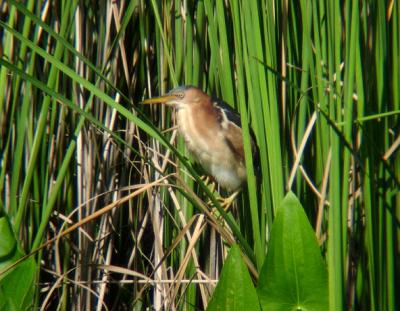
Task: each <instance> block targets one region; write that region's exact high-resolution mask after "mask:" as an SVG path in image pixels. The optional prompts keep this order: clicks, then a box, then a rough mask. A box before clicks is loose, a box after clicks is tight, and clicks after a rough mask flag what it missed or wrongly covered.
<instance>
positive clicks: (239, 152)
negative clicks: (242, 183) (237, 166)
mask: <svg viewBox="0 0 400 311" xmlns="http://www.w3.org/2000/svg"><path fill="white" fill-rule="evenodd" d="M224 134H225V141H226V143H227V145H228V146H229V148H230V149H231V150H232V152H233V154H234V155H235V157H236V158H237V159H238V160H240V161H241V162H243V163H244V149H243V134H242V129H241V128H240V127H238V126H236V125H234V124H232V123H230V124H228V126H227V128H226V130H225V131H224Z"/></svg>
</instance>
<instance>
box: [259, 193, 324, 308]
mask: <svg viewBox="0 0 400 311" xmlns="http://www.w3.org/2000/svg"><path fill="white" fill-rule="evenodd" d="M327 282H328V276H327V270H326V266H325V264H324V261H323V260H322V256H321V253H320V250H319V247H318V243H317V240H316V237H315V234H314V231H313V229H312V227H311V225H310V223H309V222H308V219H307V216H306V214H305V212H304V210H303V208H302V206H301V204H300V202H299V201H298V199H297V198H296V196H295V195H294V194H293V193H292V192H289V193H288V194H287V195H286V197H285V198H284V200H283V201H282V204H281V206H280V207H279V208H278V211H277V215H276V218H275V221H274V223H273V225H272V229H271V239H270V243H269V247H268V254H267V258H266V260H265V263H264V265H263V268H262V270H261V273H260V279H259V287H258V294H259V298H260V302H261V306H262V308H263V310H277V311H278V310H279V311H286V310H328V283H327Z"/></svg>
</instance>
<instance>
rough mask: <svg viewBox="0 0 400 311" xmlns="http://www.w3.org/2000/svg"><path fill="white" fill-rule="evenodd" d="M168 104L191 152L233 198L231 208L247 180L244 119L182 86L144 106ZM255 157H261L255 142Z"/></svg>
mask: <svg viewBox="0 0 400 311" xmlns="http://www.w3.org/2000/svg"><path fill="white" fill-rule="evenodd" d="M155 103H165V104H167V105H170V106H173V107H175V108H176V113H177V124H178V128H179V132H180V134H181V135H182V136H183V138H184V139H185V143H186V146H187V148H188V149H189V151H190V152H191V153H192V154H193V155H194V157H195V158H196V159H197V161H198V162H199V163H200V164H201V166H202V167H203V168H204V169H205V171H206V172H207V173H208V174H210V175H211V176H213V177H214V178H215V180H216V181H217V182H218V183H219V185H220V186H221V187H223V188H225V189H226V190H228V191H229V192H233V194H232V195H231V196H230V197H228V198H226V199H224V203H223V206H225V207H229V206H230V205H231V203H232V202H233V201H234V199H235V198H236V196H237V194H238V193H239V190H240V188H241V186H242V185H243V183H244V182H245V181H246V179H247V174H246V167H245V159H244V149H243V134H242V128H241V122H240V116H239V115H238V114H237V112H236V111H235V110H233V108H231V107H230V106H229V105H228V104H226V103H225V102H224V101H222V100H220V99H217V98H212V97H210V96H209V95H207V94H206V93H204V92H203V91H202V90H200V89H199V88H197V87H194V86H180V87H177V88H174V89H173V90H171V91H170V92H169V93H168V94H167V95H164V96H160V97H156V98H150V99H147V100H145V101H143V104H155ZM251 145H252V149H253V155H255V154H256V153H257V148H256V144H255V142H254V139H253V138H251Z"/></svg>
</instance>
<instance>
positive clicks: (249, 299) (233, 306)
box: [207, 245, 260, 311]
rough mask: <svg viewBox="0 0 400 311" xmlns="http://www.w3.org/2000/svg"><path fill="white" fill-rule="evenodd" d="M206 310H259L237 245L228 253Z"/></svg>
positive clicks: (254, 291) (255, 293) (251, 283)
mask: <svg viewBox="0 0 400 311" xmlns="http://www.w3.org/2000/svg"><path fill="white" fill-rule="evenodd" d="M207 310H208V311H213V310H238V311H239V310H254V311H256V310H260V304H259V302H258V298H257V292H256V290H255V288H254V286H253V282H252V281H251V278H250V275H249V271H248V270H247V267H246V264H245V263H244V261H243V258H242V255H241V253H240V249H239V247H238V246H237V245H233V246H232V249H231V250H230V252H229V254H228V257H227V259H226V261H225V264H224V266H223V268H222V272H221V278H220V280H219V282H218V285H217V288H216V289H215V291H214V294H213V296H212V298H211V300H210V303H209V304H208V308H207Z"/></svg>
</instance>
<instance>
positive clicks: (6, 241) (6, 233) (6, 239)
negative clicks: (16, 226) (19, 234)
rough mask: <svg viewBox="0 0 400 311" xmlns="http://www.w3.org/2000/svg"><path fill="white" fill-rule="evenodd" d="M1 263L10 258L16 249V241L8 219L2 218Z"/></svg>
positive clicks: (0, 221) (0, 233)
mask: <svg viewBox="0 0 400 311" xmlns="http://www.w3.org/2000/svg"><path fill="white" fill-rule="evenodd" d="M0 237H1V239H0V262H2V261H3V260H4V259H6V258H8V257H10V255H12V254H13V252H14V251H15V249H16V247H15V246H16V244H17V243H16V241H15V238H14V234H13V232H12V229H11V226H10V224H9V223H8V220H7V219H6V217H1V218H0Z"/></svg>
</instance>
